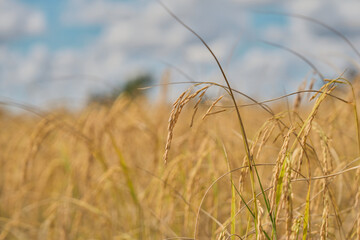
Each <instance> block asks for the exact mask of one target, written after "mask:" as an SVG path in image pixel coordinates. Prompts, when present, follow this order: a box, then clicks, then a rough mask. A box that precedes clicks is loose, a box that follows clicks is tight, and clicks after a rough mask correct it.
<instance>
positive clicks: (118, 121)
mask: <svg viewBox="0 0 360 240" xmlns="http://www.w3.org/2000/svg"><path fill="white" fill-rule="evenodd" d="M170 14H172V13H171V12H170ZM173 17H175V18H176V16H173ZM176 20H178V21H179V22H180V24H183V25H184V27H185V28H187V29H188V30H190V31H192V32H193V30H192V29H191V28H189V27H188V26H186V25H185V24H184V23H182V22H181V20H180V19H176ZM193 33H194V34H195V35H196V36H197V37H198V38H199V39H200V40H201V41H202V42H203V44H204V45H205V47H207V48H208V50H209V51H210V52H211V53H212V51H211V49H210V48H209V47H208V46H207V44H206V43H205V41H203V39H202V38H201V37H200V36H199V35H197V33H195V32H193ZM213 56H214V59H215V60H216V61H217V58H216V56H215V55H213ZM217 63H218V66H219V69H220V71H221V72H222V74H223V77H224V85H222V84H219V83H215V82H198V83H192V84H188V87H189V88H188V89H186V90H185V91H184V92H183V93H182V94H180V95H179V96H178V98H177V99H176V101H174V102H173V103H172V104H169V103H168V102H167V101H166V95H167V92H168V90H167V88H168V86H169V85H171V79H166V78H168V77H169V75H168V74H167V73H164V76H163V78H164V79H165V80H164V79H163V82H165V83H166V84H163V85H161V86H160V88H162V91H161V92H162V94H161V96H159V101H150V100H148V99H146V98H145V97H139V98H135V99H134V98H129V97H127V96H126V95H119V96H118V98H117V99H116V100H115V101H114V102H112V103H111V104H109V105H103V104H96V103H93V104H89V105H88V106H86V107H85V108H84V109H83V110H81V111H76V112H74V111H68V110H66V109H53V110H52V111H49V112H44V111H40V110H39V109H37V108H34V107H31V106H27V105H21V104H17V103H11V102H1V104H2V105H6V106H10V107H16V108H20V109H23V110H25V111H23V112H22V113H16V114H14V113H12V112H8V111H6V110H3V111H2V112H1V114H0V127H1V134H0V164H1V165H0V166H1V169H0V240H5V239H9V240H12V239H60V240H62V239H63V240H65V239H84V240H85V239H118V240H120V239H124V240H125V239H214V240H230V239H231V240H234V239H242V240H245V239H249V240H250V239H257V240H258V239H279V240H280V239H294V240H295V239H304V240H305V239H344V240H345V239H360V203H359V200H360V187H359V183H360V165H359V160H360V157H359V154H360V128H359V124H360V123H359V119H358V109H357V106H358V99H359V92H360V85H359V81H360V79H358V78H354V79H346V78H345V77H343V76H342V75H340V76H338V77H337V78H334V79H325V78H323V77H322V75H321V74H319V73H318V72H317V74H318V75H319V76H320V78H321V80H322V86H321V87H320V88H318V89H315V88H314V85H313V82H309V83H307V82H304V84H302V85H300V87H299V90H298V91H297V92H294V93H291V94H289V95H285V96H279V98H276V99H270V100H268V101H263V102H259V101H256V100H255V99H253V98H251V97H249V96H247V95H246V94H244V93H242V92H239V91H238V90H236V89H232V88H231V83H230V82H229V81H228V80H227V78H226V74H225V72H224V71H223V69H222V67H221V64H220V63H219V62H218V61H217ZM314 70H315V72H316V69H314ZM169 82H170V83H169ZM213 88H216V89H218V92H220V94H219V95H218V96H213V95H211V94H208V90H209V89H213ZM290 95H291V96H292V97H290Z"/></svg>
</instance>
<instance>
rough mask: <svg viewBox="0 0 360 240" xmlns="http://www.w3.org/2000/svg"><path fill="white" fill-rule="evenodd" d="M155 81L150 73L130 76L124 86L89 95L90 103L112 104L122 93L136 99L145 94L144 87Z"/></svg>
mask: <svg viewBox="0 0 360 240" xmlns="http://www.w3.org/2000/svg"><path fill="white" fill-rule="evenodd" d="M152 83H153V77H152V76H151V75H150V74H149V73H144V74H140V75H137V76H135V77H132V78H130V79H129V80H127V81H126V83H125V84H124V85H123V86H120V87H115V88H114V89H113V90H112V91H110V92H102V93H93V94H91V95H90V97H89V103H98V104H110V103H112V102H113V101H115V99H116V98H117V97H118V96H119V95H120V94H125V95H127V96H128V97H129V98H132V99H135V98H137V97H139V96H144V95H145V91H144V90H141V89H140V88H142V87H147V86H150V85H151V84H152Z"/></svg>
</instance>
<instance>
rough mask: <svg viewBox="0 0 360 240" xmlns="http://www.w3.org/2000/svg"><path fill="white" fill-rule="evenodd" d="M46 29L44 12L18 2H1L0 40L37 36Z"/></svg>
mask: <svg viewBox="0 0 360 240" xmlns="http://www.w3.org/2000/svg"><path fill="white" fill-rule="evenodd" d="M45 29H46V21H45V17H44V14H43V13H42V12H40V11H38V10H36V9H33V8H31V7H30V6H27V5H25V4H23V3H21V2H19V1H16V0H2V1H0V40H8V39H12V38H17V37H22V36H27V35H37V34H40V33H42V32H43V31H44V30H45Z"/></svg>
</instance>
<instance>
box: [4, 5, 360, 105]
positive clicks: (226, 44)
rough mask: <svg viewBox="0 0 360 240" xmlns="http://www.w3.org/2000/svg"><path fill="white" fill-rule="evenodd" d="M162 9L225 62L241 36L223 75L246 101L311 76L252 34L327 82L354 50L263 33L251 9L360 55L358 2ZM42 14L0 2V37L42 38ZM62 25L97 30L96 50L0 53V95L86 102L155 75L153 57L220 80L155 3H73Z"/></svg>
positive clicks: (290, 32) (292, 32)
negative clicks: (275, 12) (106, 88)
mask: <svg viewBox="0 0 360 240" xmlns="http://www.w3.org/2000/svg"><path fill="white" fill-rule="evenodd" d="M4 2H5V3H6V6H7V9H10V7H12V8H13V9H14V10H13V11H10V10H7V11H4V10H3V9H4V7H2V6H5V5H4ZM164 2H165V3H166V4H167V5H168V6H169V8H170V9H171V10H172V11H173V12H174V13H175V14H176V15H177V16H179V18H181V19H182V20H183V21H184V22H185V23H187V24H188V25H189V26H191V27H192V28H193V29H194V30H196V32H198V33H199V34H200V35H201V36H202V37H203V38H204V39H205V40H206V41H207V42H208V43H209V45H210V47H211V48H212V49H213V50H214V52H215V53H216V54H217V56H218V57H219V58H220V60H221V61H222V62H224V63H226V58H227V56H228V55H229V54H230V51H231V50H232V48H233V45H234V43H235V42H236V39H238V38H239V35H241V37H240V42H239V45H238V48H237V49H236V52H235V53H234V56H233V62H232V63H231V64H230V66H229V68H228V75H229V77H230V80H231V81H232V82H233V84H234V86H235V87H237V88H239V90H242V91H245V93H249V94H251V93H255V92H256V93H258V94H261V95H262V96H263V97H264V96H269V97H270V96H274V95H278V94H281V93H282V85H283V84H284V83H285V87H286V88H287V89H288V87H289V86H293V85H297V84H299V83H300V80H302V77H304V76H305V75H306V74H307V73H309V72H311V68H310V67H309V66H308V65H306V64H305V63H304V62H303V61H302V60H301V59H299V58H298V57H296V56H294V55H293V54H291V53H289V52H286V51H284V50H281V49H276V48H273V47H264V45H263V44H259V43H255V42H250V40H249V39H252V38H251V37H249V36H252V35H258V37H259V38H263V39H265V40H269V41H273V42H275V43H279V44H282V45H284V46H286V47H289V48H291V49H294V50H296V51H297V52H299V53H301V54H302V55H304V56H305V57H307V58H309V59H310V60H311V61H312V62H314V64H316V66H317V67H318V68H319V69H320V70H321V71H322V72H324V73H325V74H326V75H330V76H331V75H333V74H336V73H338V72H341V71H342V70H343V69H344V68H345V67H346V66H347V65H349V64H351V63H350V61H349V60H348V59H346V57H344V56H349V57H353V52H352V51H351V49H350V48H349V47H348V46H347V45H346V44H345V43H344V42H342V41H341V39H339V38H338V37H336V36H334V35H333V34H331V33H329V31H328V30H326V29H324V28H321V27H319V26H316V25H314V24H313V23H310V22H308V21H304V20H301V19H294V18H286V24H285V25H284V26H279V25H276V23H274V24H268V25H267V27H264V28H262V29H261V30H258V29H254V28H255V27H256V26H255V25H254V24H253V23H252V21H253V19H254V18H255V17H256V15H253V14H252V13H251V11H250V10H249V9H248V8H247V7H260V8H265V7H267V6H272V5H274V4H276V6H279V5H281V6H282V9H283V11H284V12H290V13H296V14H303V15H307V16H310V17H313V18H316V19H318V20H321V21H323V22H325V23H327V24H329V25H330V26H332V27H335V28H337V29H338V30H340V31H341V32H343V33H344V34H346V35H348V36H349V38H350V39H351V40H352V41H353V42H354V43H355V44H357V45H358V46H359V47H360V31H359V30H358V29H359V22H360V19H359V18H360V14H358V10H357V9H360V8H359V7H358V3H356V2H354V1H343V2H339V1H336V0H329V1H328V0H326V1H325V0H322V1H316V2H314V1H287V2H283V3H280V2H279V1H266V0H259V1H250V0H243V1H240V0H239V1H236V0H227V1H226V0H224V1H218V0H201V1H193V0H181V1H180V0H178V1H165V0H164ZM1 4H3V5H1ZM19 9H22V10H21V11H20V10H19ZM25 10H26V11H25ZM15 12H16V13H17V14H15ZM19 13H22V14H19ZM25 13H26V14H25ZM20 16H21V17H20ZM43 16H44V14H43V13H41V12H39V11H37V10H34V9H32V8H30V7H28V6H25V5H21V4H20V3H19V2H15V1H11V2H10V0H4V1H3V2H1V0H0V36H2V35H4V36H11V37H14V36H24V35H27V34H39V33H41V32H42V31H43V30H44V29H45V27H46V24H45V20H44V17H43ZM269 17H270V16H269ZM24 19H26V20H24ZM2 20H4V21H2ZM63 20H64V21H65V23H66V24H71V25H77V26H83V25H86V26H89V25H97V26H101V29H102V30H101V32H100V34H99V36H98V37H97V38H96V39H95V40H94V41H92V45H89V46H87V47H84V48H83V49H81V50H76V49H73V50H69V49H66V50H57V51H50V50H47V49H46V47H44V46H37V47H34V48H33V49H32V50H31V51H29V52H28V53H24V54H20V53H15V52H12V51H10V50H9V49H5V48H0V78H1V79H6V80H3V81H2V82H1V83H0V85H1V86H2V88H3V89H9V86H8V87H6V84H7V83H5V82H6V81H7V82H11V84H10V83H9V84H10V85H11V86H14V85H16V84H18V85H17V86H19V85H20V84H23V87H28V86H29V85H34V84H35V85H34V86H42V87H38V88H36V89H35V90H33V91H32V93H31V94H32V95H31V96H28V97H29V98H30V97H34V96H41V97H43V98H48V99H49V98H53V97H61V96H66V97H69V96H70V97H71V96H72V97H86V94H87V93H89V92H91V91H93V90H94V89H95V90H96V89H99V88H101V85H102V84H104V83H105V84H108V83H110V84H112V83H119V82H120V81H123V80H124V79H125V78H126V76H127V75H129V74H130V73H131V72H132V71H135V70H137V69H141V68H148V69H151V68H154V67H155V70H154V71H158V70H159V68H160V67H159V63H158V62H154V59H156V58H159V59H163V60H166V61H168V62H170V63H173V64H175V65H177V66H179V67H180V68H182V69H183V70H184V71H185V72H188V73H189V74H190V75H191V76H199V79H200V80H204V79H211V78H212V77H213V76H214V75H215V76H216V77H218V76H219V71H218V69H217V66H216V64H215V62H214V60H213V59H212V57H211V55H210V53H209V52H208V51H207V50H206V48H205V47H204V46H203V45H202V44H201V43H200V42H199V41H198V39H196V37H195V36H193V35H192V34H191V33H189V32H188V31H187V30H186V29H185V28H184V27H183V26H181V25H180V24H179V23H177V22H176V21H175V20H174V19H173V18H171V16H169V14H168V13H167V12H166V11H165V10H164V9H163V8H162V7H161V6H160V5H159V4H158V3H157V2H156V1H145V0H142V1H110V0H101V1H100V0H72V1H69V5H68V8H67V10H66V12H64V14H63ZM257 32H258V33H257ZM0 38H1V37H0ZM250 45H251V46H250ZM259 46H261V47H259ZM334 56H335V57H334ZM66 76H67V78H66V79H63V81H58V80H59V79H61V78H64V77H66ZM91 79H92V80H95V81H92V80H91ZM219 79H220V78H219ZM90 80H91V81H90ZM175 80H176V79H175ZM181 80H183V79H181ZM219 81H222V80H219ZM33 89H34V88H33ZM288 90H289V89H288ZM293 90H295V89H293ZM279 91H280V93H279ZM9 92H10V91H9ZM264 92H265V93H266V94H264ZM39 93H41V94H39ZM39 101H40V100H39Z"/></svg>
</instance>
